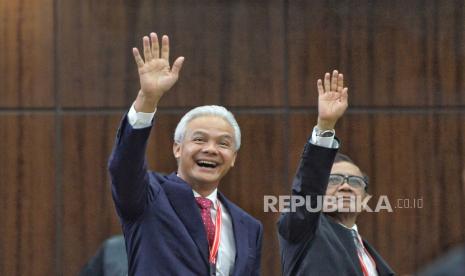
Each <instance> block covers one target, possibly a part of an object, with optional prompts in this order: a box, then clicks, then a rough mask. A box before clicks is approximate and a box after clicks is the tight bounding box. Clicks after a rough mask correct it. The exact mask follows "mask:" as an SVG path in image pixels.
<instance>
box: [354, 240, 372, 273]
mask: <svg viewBox="0 0 465 276" xmlns="http://www.w3.org/2000/svg"><path fill="white" fill-rule="evenodd" d="M357 239H358V240H359V242H360V243H361V244H362V246H363V241H362V239H361V238H359V237H357ZM363 251H365V253H366V254H367V256H368V258H370V260H371V262H372V264H375V265H376V263H375V261H374V260H373V258H372V257H371V256H370V254H369V253H368V251H367V250H366V249H365V246H363ZM357 255H358V259H359V261H360V265H361V267H362V271H363V275H364V276H369V275H370V274H369V273H368V269H367V267H366V266H365V262H364V261H363V256H362V254H361V253H360V252H359V251H358V249H357Z"/></svg>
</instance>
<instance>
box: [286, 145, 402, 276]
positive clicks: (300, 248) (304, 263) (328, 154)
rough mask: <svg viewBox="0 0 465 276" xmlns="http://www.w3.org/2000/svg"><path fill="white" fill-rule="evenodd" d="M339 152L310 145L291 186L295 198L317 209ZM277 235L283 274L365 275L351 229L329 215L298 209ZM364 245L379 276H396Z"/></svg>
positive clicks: (319, 275) (287, 218)
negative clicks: (299, 197) (318, 201)
mask: <svg viewBox="0 0 465 276" xmlns="http://www.w3.org/2000/svg"><path fill="white" fill-rule="evenodd" d="M336 152H337V150H336V149H328V148H324V147H319V146H315V145H312V144H310V143H307V144H306V145H305V148H304V152H303V154H302V159H301V161H300V164H299V168H298V170H297V174H296V176H295V178H294V182H293V184H292V195H297V196H304V197H305V196H310V197H312V198H313V199H314V200H312V201H311V206H312V208H313V209H315V208H316V203H317V201H316V198H315V197H316V196H321V195H324V194H325V193H326V188H327V185H328V178H329V174H330V172H331V167H332V165H333V162H334V157H335V155H336ZM278 233H279V235H278V238H279V244H280V249H281V261H282V270H283V274H284V275H286V276H288V275H289V276H308V275H310V276H313V275H315V276H333V275H347V276H363V272H362V268H361V266H360V261H359V259H358V256H357V251H356V248H355V244H354V240H353V238H352V235H351V233H350V230H348V229H347V228H345V227H344V226H342V225H340V224H339V223H337V222H335V221H334V220H333V219H332V218H331V217H329V216H328V215H326V214H323V213H321V212H309V211H307V209H306V207H305V206H302V207H298V208H296V212H288V213H284V214H283V215H282V216H281V218H280V220H279V222H278ZM363 243H364V246H365V248H366V249H367V250H368V252H369V253H370V255H371V257H373V260H374V261H375V263H376V269H377V271H378V274H379V275H380V276H385V275H394V272H393V271H392V269H391V268H390V267H389V265H388V264H387V263H386V262H385V261H384V260H383V258H382V257H381V256H380V255H379V254H378V252H376V250H375V249H374V248H373V247H372V246H371V245H370V244H369V243H368V242H367V241H365V240H364V241H363Z"/></svg>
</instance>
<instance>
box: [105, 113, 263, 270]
mask: <svg viewBox="0 0 465 276" xmlns="http://www.w3.org/2000/svg"><path fill="white" fill-rule="evenodd" d="M150 131H151V127H149V128H143V129H133V128H132V126H131V125H130V124H129V123H128V122H127V117H126V116H125V117H124V119H123V121H122V123H121V126H120V128H119V129H118V133H117V137H116V143H115V147H114V149H113V152H112V155H111V157H110V161H109V170H110V174H111V180H112V194H113V200H114V202H115V205H116V210H117V213H118V215H119V217H120V221H121V224H122V228H123V233H124V236H125V240H126V250H127V253H128V265H129V275H138V276H139V275H150V276H153V275H163V276H164V275H182V276H189V275H196V276H199V275H209V273H210V272H209V269H210V268H209V264H208V254H209V252H208V242H207V238H206V233H205V229H204V226H203V223H202V219H201V216H200V210H199V208H198V206H197V204H196V202H195V198H194V195H193V192H192V188H191V187H190V186H189V185H188V184H187V183H186V182H185V181H183V180H182V179H181V178H179V177H177V176H176V174H174V173H173V174H171V175H168V176H163V175H161V174H158V173H154V172H150V171H148V170H147V163H146V160H145V151H146V147H147V140H148V137H149V135H150ZM218 199H219V200H220V201H221V203H222V206H223V207H224V209H225V210H226V211H227V212H228V213H229V214H230V216H231V219H232V224H233V232H234V240H235V245H236V259H235V264H234V269H233V271H234V272H233V275H237V276H239V275H240V276H244V275H259V274H260V256H261V255H260V254H261V243H262V233H263V231H262V230H263V227H262V225H261V223H260V222H259V221H257V220H256V219H254V218H253V217H251V216H250V215H248V214H247V213H246V212H245V211H243V210H241V209H240V208H239V207H238V206H236V205H234V204H233V203H232V202H231V201H229V200H228V199H227V198H226V197H225V196H224V195H223V194H221V193H220V192H218Z"/></svg>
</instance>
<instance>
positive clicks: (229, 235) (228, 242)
mask: <svg viewBox="0 0 465 276" xmlns="http://www.w3.org/2000/svg"><path fill="white" fill-rule="evenodd" d="M156 111H157V110H156V109H155V111H154V112H152V113H144V112H137V111H136V109H135V108H134V105H132V106H131V109H130V110H129V112H128V122H129V124H130V125H131V126H132V127H133V128H135V129H141V128H146V127H149V126H151V125H152V120H153V117H154V116H155V112H156ZM192 192H193V193H194V196H195V197H200V195H199V194H198V193H197V192H196V191H194V190H192ZM217 193H218V191H217V189H215V190H214V191H213V192H212V193H211V194H210V195H209V196H207V198H208V199H210V200H211V201H212V202H213V205H212V208H211V210H210V212H211V216H212V220H213V222H214V223H215V221H216V213H217V210H218V206H217ZM220 204H221V203H220ZM221 207H223V208H221V234H220V247H219V248H218V257H217V260H216V275H217V276H229V275H231V274H232V272H233V269H234V263H235V259H236V244H235V239H234V231H233V226H232V219H231V216H230V215H229V213H228V211H227V210H226V209H225V208H224V206H223V205H222V206H221Z"/></svg>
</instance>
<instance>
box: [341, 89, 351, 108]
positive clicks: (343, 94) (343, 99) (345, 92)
mask: <svg viewBox="0 0 465 276" xmlns="http://www.w3.org/2000/svg"><path fill="white" fill-rule="evenodd" d="M348 98H349V88H347V87H345V88H344V89H342V92H341V97H340V98H339V101H340V102H345V103H346V104H347V99H348Z"/></svg>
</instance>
